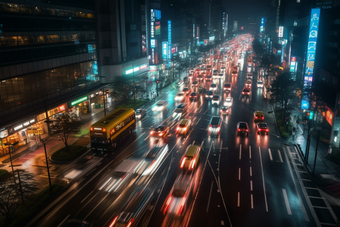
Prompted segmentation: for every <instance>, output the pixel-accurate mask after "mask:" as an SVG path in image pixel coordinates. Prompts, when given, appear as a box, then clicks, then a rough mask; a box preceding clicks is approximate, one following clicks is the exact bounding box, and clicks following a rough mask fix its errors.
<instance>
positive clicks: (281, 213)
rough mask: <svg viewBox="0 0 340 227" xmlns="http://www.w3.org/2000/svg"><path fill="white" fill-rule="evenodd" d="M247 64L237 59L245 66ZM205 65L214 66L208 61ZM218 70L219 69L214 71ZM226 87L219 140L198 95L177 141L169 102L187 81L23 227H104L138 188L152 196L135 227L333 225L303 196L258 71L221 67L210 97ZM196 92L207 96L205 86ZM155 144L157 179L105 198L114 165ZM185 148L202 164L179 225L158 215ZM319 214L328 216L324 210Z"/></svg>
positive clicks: (213, 109) (296, 166) (206, 102)
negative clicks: (196, 148)
mask: <svg viewBox="0 0 340 227" xmlns="http://www.w3.org/2000/svg"><path fill="white" fill-rule="evenodd" d="M246 57H247V56H244V57H243V58H242V60H243V61H245V63H246ZM235 63H236V62H235ZM210 64H211V65H213V62H212V60H211V62H210ZM220 67H221V66H220V65H218V69H220ZM247 71H248V72H249V71H251V72H252V73H253V75H254V76H253V79H252V82H253V83H252V87H251V95H250V97H249V98H242V96H241V91H242V89H243V87H244V83H245V81H246V75H247ZM195 77H196V76H194V78H193V79H192V80H195V79H196V78H195ZM226 81H230V82H231V83H232V90H231V93H230V94H228V96H231V97H233V105H232V107H231V113H230V114H229V115H227V116H223V117H222V119H223V123H222V127H221V134H220V136H219V137H210V136H208V133H207V128H208V124H209V121H210V119H211V117H212V116H220V113H219V106H212V105H211V100H210V99H206V98H205V97H204V96H203V95H200V96H199V98H198V100H197V101H195V102H190V101H189V97H186V98H185V100H184V101H182V102H186V103H188V105H189V110H188V114H187V116H186V117H185V118H188V119H191V120H192V122H193V125H192V128H191V130H190V132H189V133H188V134H187V136H185V137H181V136H176V134H175V127H176V126H177V125H178V123H179V121H178V120H174V119H173V118H172V112H173V110H174V109H175V107H176V106H177V104H178V102H175V101H174V97H175V95H176V93H177V92H178V91H181V90H182V89H183V87H184V86H188V87H190V88H191V89H192V90H195V89H198V87H197V88H194V87H192V84H191V83H192V81H190V80H189V81H188V84H186V85H183V87H180V88H178V90H172V91H171V92H169V94H168V95H167V96H166V97H165V98H164V99H165V100H167V101H168V102H169V104H168V106H167V109H166V110H165V111H163V112H152V110H151V109H148V110H147V115H146V117H145V118H143V119H142V120H140V121H138V122H137V129H136V131H135V132H134V134H133V136H132V137H129V138H127V139H126V140H125V143H124V144H121V146H120V147H119V148H118V149H117V150H116V151H115V152H113V153H109V154H107V155H106V156H104V157H103V158H102V159H101V160H100V161H99V162H98V164H97V163H96V166H95V167H93V169H92V170H91V171H89V172H88V173H87V174H86V175H83V176H82V177H81V178H78V179H75V180H73V181H71V182H70V185H69V187H68V188H67V189H66V190H65V191H64V192H63V193H62V194H61V195H60V196H59V198H58V199H57V200H55V201H54V202H53V203H51V204H50V205H49V206H47V207H46V209H45V210H44V211H43V212H41V214H40V215H38V216H37V217H36V218H35V219H33V220H32V221H31V222H30V223H29V224H28V226H29V225H30V226H61V225H62V223H64V222H65V220H68V219H79V220H86V221H87V222H89V223H91V225H92V226H110V224H111V223H112V221H113V219H114V218H115V217H116V216H117V215H118V213H117V212H118V211H119V210H120V209H121V207H122V206H123V204H124V203H125V202H126V201H127V200H128V198H130V196H131V195H132V194H133V193H134V192H135V191H136V190H138V189H140V188H141V187H144V188H147V189H148V190H150V191H151V192H152V193H150V195H152V197H151V199H150V201H149V202H148V205H147V209H146V210H145V212H144V213H143V215H142V217H141V220H140V222H139V224H138V225H137V226H259V225H262V226H321V225H322V223H332V218H333V217H332V216H327V215H323V213H322V212H323V211H322V210H321V211H320V210H317V211H316V208H315V207H317V206H318V204H316V203H315V202H313V196H311V195H310V194H309V192H308V190H313V186H311V185H309V184H308V183H309V180H308V177H306V176H304V175H303V174H304V172H303V168H302V167H301V166H300V165H301V162H300V160H299V156H298V155H297V154H296V151H295V149H294V148H293V147H289V146H285V145H283V144H282V143H281V138H280V136H279V133H278V132H277V129H276V125H275V119H274V116H273V115H272V114H268V112H269V111H271V110H272V109H271V106H270V105H269V103H268V101H266V100H264V99H263V94H262V89H261V88H257V86H256V84H257V83H256V82H257V71H256V68H255V67H251V68H248V67H247V65H246V64H242V63H241V66H240V71H239V73H238V75H237V76H231V68H229V67H227V70H226V74H225V78H224V79H217V80H214V81H213V82H214V83H216V84H217V87H218V89H217V90H216V91H215V92H214V93H215V94H219V95H220V96H221V97H223V98H222V100H225V98H226V97H227V94H225V93H223V85H224V83H225V82H226ZM201 84H202V85H203V86H204V88H206V89H207V90H209V86H210V84H211V82H205V81H203V82H202V83H201ZM197 92H198V91H197ZM222 103H223V102H221V105H222ZM255 110H261V111H263V113H264V115H265V122H266V123H268V125H269V135H257V134H256V133H255V123H254V121H253V112H254V111H255ZM239 121H245V122H248V124H249V136H248V137H239V136H237V135H236V124H237V122H239ZM159 124H165V125H168V126H169V127H170V135H169V136H167V137H166V138H163V139H159V140H157V139H156V138H153V137H150V135H149V133H150V131H151V130H152V129H153V128H154V127H156V126H157V125H159ZM156 143H157V144H158V145H159V144H168V146H169V151H168V152H167V154H166V156H165V158H164V161H163V163H162V165H161V166H160V168H159V169H158V171H157V172H156V173H154V174H153V175H151V176H144V177H142V178H140V177H138V180H136V179H134V180H136V181H133V182H131V184H129V185H128V186H127V187H125V188H124V189H123V190H121V191H119V192H107V191H105V190H103V188H102V185H103V184H105V182H106V181H107V178H108V176H110V175H111V173H112V171H113V170H114V169H115V168H116V167H117V166H118V164H119V163H121V162H122V161H123V160H124V159H126V158H132V159H134V160H141V159H142V158H143V156H144V155H145V153H146V152H147V151H148V150H149V149H150V148H151V147H153V146H154V145H155V144H156ZM190 144H196V145H200V146H201V148H202V149H201V157H200V161H199V164H198V166H197V168H196V171H195V172H194V173H193V175H192V177H193V178H194V179H193V184H194V186H193V193H192V195H191V196H190V198H189V202H188V204H187V206H186V207H185V209H184V211H183V217H181V218H178V217H174V216H173V215H171V214H167V213H166V214H164V212H163V211H164V206H165V205H166V200H167V197H168V195H169V193H170V191H171V188H172V186H173V184H174V182H175V179H176V177H177V176H178V175H179V174H181V173H182V170H181V169H180V168H179V166H180V161H181V158H182V156H183V154H184V152H185V149H186V148H187V147H188V146H189V145H190ZM321 200H322V199H321ZM320 202H323V203H324V201H323V200H322V201H320ZM325 207H326V208H324V209H328V208H329V207H328V206H327V203H326V205H325ZM320 223H321V224H320Z"/></svg>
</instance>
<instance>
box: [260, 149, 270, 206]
mask: <svg viewBox="0 0 340 227" xmlns="http://www.w3.org/2000/svg"><path fill="white" fill-rule="evenodd" d="M259 154H260V163H261V172H262V185H263V195H264V203H265V205H266V211H267V212H268V204H267V195H266V185H265V183H264V173H263V165H262V156H261V148H260V147H259Z"/></svg>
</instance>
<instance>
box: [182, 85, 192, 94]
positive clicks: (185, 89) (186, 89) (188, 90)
mask: <svg viewBox="0 0 340 227" xmlns="http://www.w3.org/2000/svg"><path fill="white" fill-rule="evenodd" d="M182 92H184V93H185V95H187V94H190V93H191V91H190V89H189V88H187V87H185V88H183V90H182Z"/></svg>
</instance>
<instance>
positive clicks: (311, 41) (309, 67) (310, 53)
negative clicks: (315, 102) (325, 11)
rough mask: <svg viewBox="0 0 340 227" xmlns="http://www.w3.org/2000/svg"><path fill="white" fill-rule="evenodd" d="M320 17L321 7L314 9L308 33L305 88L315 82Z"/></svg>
mask: <svg viewBox="0 0 340 227" xmlns="http://www.w3.org/2000/svg"><path fill="white" fill-rule="evenodd" d="M319 18H320V9H312V11H311V17H310V24H309V33H308V45H307V56H306V59H307V60H306V68H305V77H304V84H303V87H304V88H307V89H308V88H311V87H312V83H313V72H314V61H315V51H316V44H317V39H318V30H319Z"/></svg>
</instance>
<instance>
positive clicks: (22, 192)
mask: <svg viewBox="0 0 340 227" xmlns="http://www.w3.org/2000/svg"><path fill="white" fill-rule="evenodd" d="M17 172H20V181H19V179H18V175H16V174H15V176H13V175H12V174H9V175H8V176H7V177H6V178H1V180H0V217H5V218H6V222H8V223H9V222H10V221H11V219H12V217H13V215H14V214H15V212H16V210H17V209H18V208H19V207H20V206H21V205H22V204H23V202H24V200H26V199H28V198H30V197H31V196H32V195H34V193H35V192H36V191H37V190H38V185H37V183H36V181H35V179H34V176H33V174H31V173H30V172H28V171H25V170H20V171H19V170H17V171H16V173H17ZM13 178H15V179H14V180H13Z"/></svg>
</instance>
